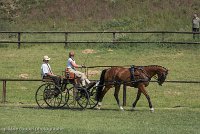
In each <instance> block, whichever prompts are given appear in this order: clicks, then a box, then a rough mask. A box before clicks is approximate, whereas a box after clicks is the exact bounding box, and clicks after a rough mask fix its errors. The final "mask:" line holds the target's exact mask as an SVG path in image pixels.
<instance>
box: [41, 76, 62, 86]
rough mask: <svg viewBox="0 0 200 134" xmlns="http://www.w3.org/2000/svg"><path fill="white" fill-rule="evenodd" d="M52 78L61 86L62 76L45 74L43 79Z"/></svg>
mask: <svg viewBox="0 0 200 134" xmlns="http://www.w3.org/2000/svg"><path fill="white" fill-rule="evenodd" d="M49 78H50V79H52V80H53V82H54V83H55V85H56V86H58V87H60V86H61V78H60V77H58V76H44V77H43V79H49Z"/></svg>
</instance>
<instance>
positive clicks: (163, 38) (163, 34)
mask: <svg viewBox="0 0 200 134" xmlns="http://www.w3.org/2000/svg"><path fill="white" fill-rule="evenodd" d="M164 36H165V33H164V32H162V41H164V40H165V37H164Z"/></svg>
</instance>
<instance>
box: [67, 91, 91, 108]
mask: <svg viewBox="0 0 200 134" xmlns="http://www.w3.org/2000/svg"><path fill="white" fill-rule="evenodd" d="M65 98H66V102H67V105H68V107H69V108H71V109H75V108H81V109H85V108H86V107H87V105H88V103H89V95H88V93H87V91H86V89H84V88H82V87H78V88H75V87H71V88H69V96H68V97H67V96H66V97H65ZM67 99H68V100H67Z"/></svg>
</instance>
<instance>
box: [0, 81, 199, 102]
mask: <svg viewBox="0 0 200 134" xmlns="http://www.w3.org/2000/svg"><path fill="white" fill-rule="evenodd" d="M0 81H2V82H3V88H2V103H5V102H6V92H7V90H6V87H7V86H6V84H7V82H8V81H33V82H37V81H42V80H41V79H0ZM150 82H157V81H150ZM165 82H166V83H194V84H200V81H187V80H182V81H180V80H167V81H165ZM123 106H126V86H125V85H123Z"/></svg>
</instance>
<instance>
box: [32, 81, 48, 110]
mask: <svg viewBox="0 0 200 134" xmlns="http://www.w3.org/2000/svg"><path fill="white" fill-rule="evenodd" d="M47 85H48V83H45V84H42V85H41V86H40V87H39V88H38V89H37V91H36V93H35V101H36V103H37V105H38V106H39V107H40V108H47V107H48V105H47V103H46V102H45V100H44V91H45V88H46V86H47Z"/></svg>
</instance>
